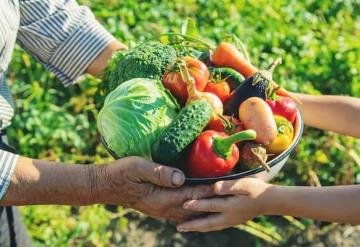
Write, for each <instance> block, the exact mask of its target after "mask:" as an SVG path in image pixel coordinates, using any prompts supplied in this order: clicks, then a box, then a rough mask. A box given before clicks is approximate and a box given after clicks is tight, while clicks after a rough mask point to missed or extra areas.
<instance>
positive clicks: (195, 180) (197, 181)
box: [100, 110, 304, 185]
mask: <svg viewBox="0 0 360 247" xmlns="http://www.w3.org/2000/svg"><path fill="white" fill-rule="evenodd" d="M298 113H299V114H298V117H299V119H297V120H296V121H300V129H299V132H298V133H299V134H298V135H297V137H296V139H295V140H294V141H293V144H292V145H291V146H290V147H289V148H288V149H287V150H286V151H285V152H283V153H281V154H280V155H279V156H277V157H276V158H275V159H273V160H271V161H270V162H269V163H268V165H269V166H270V168H271V167H273V166H275V165H277V164H280V161H282V160H283V159H285V158H286V157H287V156H289V155H290V153H291V152H292V151H293V150H294V149H295V147H296V146H297V145H298V143H299V141H300V139H301V136H302V134H303V131H304V121H303V116H302V113H301V112H300V111H299V110H298ZM100 139H101V142H102V143H103V145H104V146H105V149H106V150H107V151H108V152H109V153H110V154H111V156H113V157H114V158H115V159H119V158H120V157H119V156H118V155H117V154H116V153H115V152H114V151H112V150H111V149H110V148H109V146H108V145H107V143H106V141H105V139H104V137H103V136H101V135H100ZM263 171H265V169H264V168H263V167H257V168H254V169H251V170H248V171H245V172H239V173H235V174H230V175H225V176H219V177H213V178H189V177H186V178H185V184H187V185H197V184H213V183H215V182H217V181H221V180H234V179H238V178H242V177H248V176H252V175H255V174H258V173H260V172H263Z"/></svg>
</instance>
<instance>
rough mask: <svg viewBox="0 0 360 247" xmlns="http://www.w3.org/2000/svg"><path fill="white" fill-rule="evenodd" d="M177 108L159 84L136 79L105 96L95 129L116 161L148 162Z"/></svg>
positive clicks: (148, 80)
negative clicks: (129, 158) (137, 159)
mask: <svg viewBox="0 0 360 247" xmlns="http://www.w3.org/2000/svg"><path fill="white" fill-rule="evenodd" d="M178 110H179V106H178V105H177V103H176V101H175V100H174V98H173V97H172V96H171V94H170V93H169V92H168V91H167V90H166V89H165V88H164V86H163V85H162V83H161V82H160V81H158V80H151V79H143V78H136V79H132V80H129V81H126V82H124V83H122V84H120V85H119V86H118V87H117V88H116V89H114V90H113V91H112V92H111V93H110V94H108V95H107V96H106V99H105V102H104V106H103V107H102V109H101V110H100V113H99V116H98V119H97V125H98V129H99V131H100V134H101V135H102V137H103V138H104V140H105V141H106V143H107V144H108V147H109V148H110V149H111V150H112V151H114V152H115V153H116V154H117V155H118V156H119V157H126V156H132V155H136V156H141V157H143V158H145V159H148V160H151V149H152V146H153V144H154V143H155V141H156V140H157V139H158V138H159V136H160V134H161V132H162V131H163V130H164V129H165V128H166V127H167V126H168V125H169V124H170V122H171V121H172V120H173V119H174V118H175V116H176V115H177V112H178Z"/></svg>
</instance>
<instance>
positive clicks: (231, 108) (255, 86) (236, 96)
mask: <svg viewBox="0 0 360 247" xmlns="http://www.w3.org/2000/svg"><path fill="white" fill-rule="evenodd" d="M279 63H281V59H276V60H275V61H274V62H273V63H272V64H271V65H270V66H269V67H268V68H267V69H266V70H259V71H258V72H256V73H255V74H254V75H253V76H251V77H249V78H247V79H246V80H245V81H243V83H242V84H241V85H239V86H238V87H236V88H235V90H233V91H232V93H231V94H230V96H229V98H228V100H227V101H226V103H225V105H224V113H225V114H226V115H229V116H232V115H235V116H237V115H238V113H239V106H240V104H241V103H242V102H244V101H245V100H246V99H248V98H250V97H259V98H262V99H263V100H266V99H267V97H268V96H269V95H270V94H271V93H272V92H273V91H274V90H276V89H274V88H273V83H272V81H273V80H272V74H273V71H274V69H275V67H276V66H277V65H278V64H279Z"/></svg>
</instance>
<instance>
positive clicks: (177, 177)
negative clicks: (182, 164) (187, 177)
mask: <svg viewBox="0 0 360 247" xmlns="http://www.w3.org/2000/svg"><path fill="white" fill-rule="evenodd" d="M171 182H172V184H173V185H174V186H178V185H182V184H183V183H184V176H183V175H182V174H181V173H180V172H178V171H174V172H173V174H172V179H171Z"/></svg>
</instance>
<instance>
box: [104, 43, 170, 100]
mask: <svg viewBox="0 0 360 247" xmlns="http://www.w3.org/2000/svg"><path fill="white" fill-rule="evenodd" d="M176 58H177V56H176V50H175V49H174V48H173V47H171V46H169V45H164V44H161V43H159V42H151V43H145V44H143V45H140V46H138V47H135V48H134V49H131V50H129V51H119V52H116V53H115V54H114V57H113V58H112V60H111V62H110V65H109V66H108V68H107V70H106V72H105V81H104V82H103V83H104V84H105V85H102V86H104V87H105V88H104V89H105V92H104V93H105V94H107V93H108V92H110V91H112V90H113V89H115V88H116V87H117V86H118V85H120V84H121V83H123V82H125V81H128V80H130V79H133V78H149V79H162V77H163V74H164V73H165V70H166V68H167V67H169V66H171V65H172V64H174V63H175V61H176Z"/></svg>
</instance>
